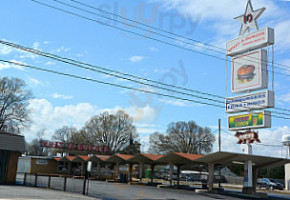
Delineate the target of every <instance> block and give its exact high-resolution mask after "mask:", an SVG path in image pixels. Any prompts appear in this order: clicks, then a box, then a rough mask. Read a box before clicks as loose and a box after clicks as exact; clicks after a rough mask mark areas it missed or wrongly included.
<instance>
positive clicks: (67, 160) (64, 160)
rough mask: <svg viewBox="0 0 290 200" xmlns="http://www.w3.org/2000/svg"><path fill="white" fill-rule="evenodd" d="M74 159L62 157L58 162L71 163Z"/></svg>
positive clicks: (72, 157)
mask: <svg viewBox="0 0 290 200" xmlns="http://www.w3.org/2000/svg"><path fill="white" fill-rule="evenodd" d="M74 158H75V156H65V157H62V158H61V159H60V160H59V161H60V162H72V160H73V159H74Z"/></svg>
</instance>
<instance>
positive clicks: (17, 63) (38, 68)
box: [0, 59, 290, 119]
mask: <svg viewBox="0 0 290 200" xmlns="http://www.w3.org/2000/svg"><path fill="white" fill-rule="evenodd" d="M0 62H5V63H9V64H14V65H18V66H22V67H26V68H31V69H35V70H38V71H44V72H49V73H54V74H58V75H63V76H69V77H72V78H76V79H82V80H87V81H92V82H96V83H100V84H104V85H110V86H115V87H119V88H123V89H128V90H134V91H138V92H142V93H149V94H154V95H158V96H163V97H170V98H174V99H178V100H182V101H188V102H193V103H198V104H203V105H208V106H214V107H219V108H224V107H223V106H220V105H216V104H212V103H206V102H202V101H197V100H193V99H187V98H182V97H177V96H174V95H169V94H162V93H159V92H154V91H150V90H143V89H138V88H134V87H129V86H123V85H119V84H115V83H108V82H105V81H100V80H96V79H92V78H85V77H81V76H78V75H74V74H69V73H63V72H59V71H55V70H51V69H45V68H40V67H36V66H32V65H27V64H24V63H19V62H15V61H8V60H3V59H0ZM289 119H290V118H289Z"/></svg>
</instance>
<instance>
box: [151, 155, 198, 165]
mask: <svg viewBox="0 0 290 200" xmlns="http://www.w3.org/2000/svg"><path fill="white" fill-rule="evenodd" d="M201 157H204V155H198V154H189V153H178V152H173V153H169V154H167V155H165V156H163V157H161V158H159V159H158V160H156V162H157V163H173V164H177V165H184V164H191V163H199V162H198V161H196V160H197V159H198V158H201Z"/></svg>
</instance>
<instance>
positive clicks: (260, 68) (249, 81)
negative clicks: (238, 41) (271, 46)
mask: <svg viewBox="0 0 290 200" xmlns="http://www.w3.org/2000/svg"><path fill="white" fill-rule="evenodd" d="M267 60H268V59H267V51H266V50H263V49H259V50H255V51H251V52H248V53H245V54H241V55H238V56H236V57H233V59H232V92H233V93H241V92H246V91H251V90H258V89H266V88H267V87H268V69H267V66H268V62H267Z"/></svg>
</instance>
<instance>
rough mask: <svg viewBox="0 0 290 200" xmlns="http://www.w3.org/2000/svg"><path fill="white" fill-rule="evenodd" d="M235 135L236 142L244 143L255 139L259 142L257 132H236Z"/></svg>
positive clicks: (252, 141)
mask: <svg viewBox="0 0 290 200" xmlns="http://www.w3.org/2000/svg"><path fill="white" fill-rule="evenodd" d="M235 136H236V137H237V138H238V139H239V141H238V144H246V143H247V141H249V143H250V144H251V143H254V142H255V141H256V142H259V143H261V140H260V139H259V135H258V133H257V132H253V131H250V132H237V133H236V135H235Z"/></svg>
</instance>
